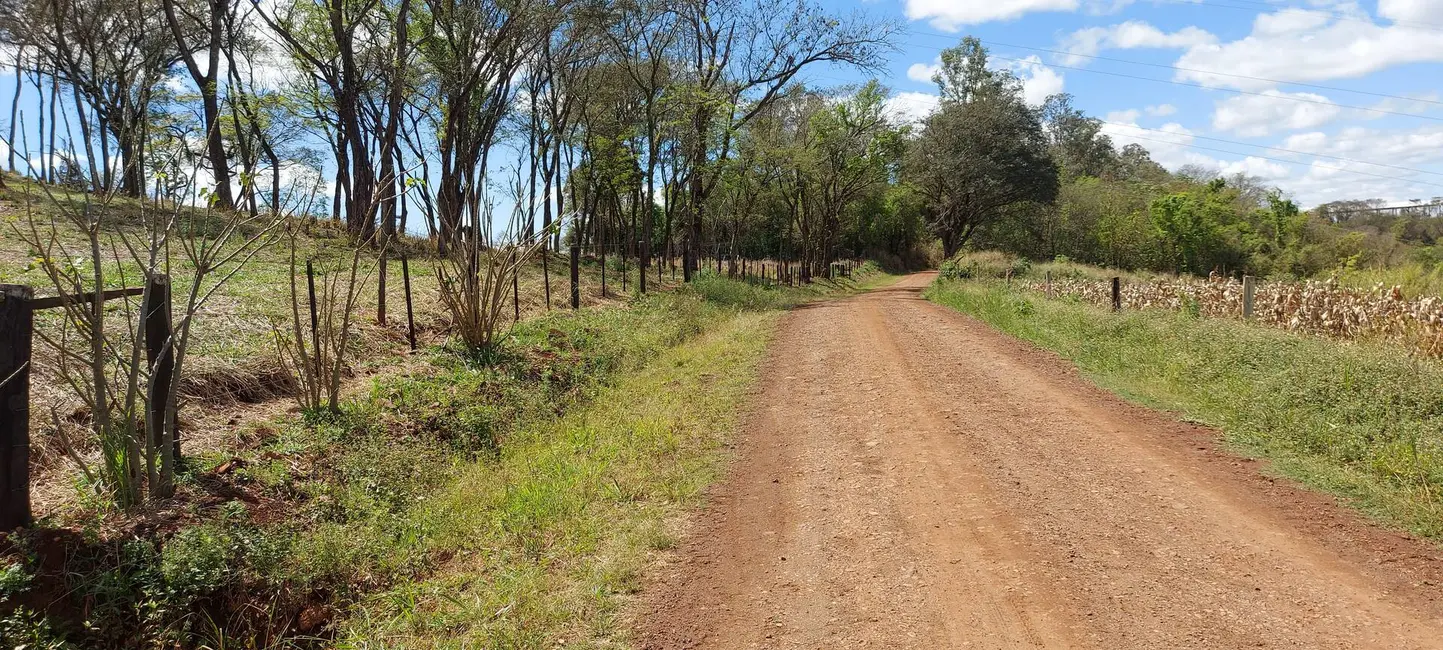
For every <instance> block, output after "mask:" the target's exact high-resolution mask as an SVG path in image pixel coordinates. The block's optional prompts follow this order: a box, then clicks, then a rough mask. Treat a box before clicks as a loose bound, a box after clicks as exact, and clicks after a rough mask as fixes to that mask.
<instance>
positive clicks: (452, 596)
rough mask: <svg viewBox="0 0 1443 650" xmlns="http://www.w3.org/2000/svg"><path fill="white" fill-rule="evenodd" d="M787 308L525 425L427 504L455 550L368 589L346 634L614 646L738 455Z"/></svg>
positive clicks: (435, 534)
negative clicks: (736, 445)
mask: <svg viewBox="0 0 1443 650" xmlns="http://www.w3.org/2000/svg"><path fill="white" fill-rule="evenodd" d="M776 316H777V313H776V312H763V313H757V312H747V313H740V314H736V315H733V316H729V317H727V318H725V319H724V320H723V321H721V322H719V323H716V324H715V325H714V326H713V327H711V328H709V329H708V331H707V332H706V333H704V334H702V335H701V336H700V337H698V338H696V339H694V340H692V341H690V342H687V343H685V344H683V345H680V346H678V347H674V348H672V349H670V350H668V351H666V352H664V353H662V354H661V355H660V356H658V357H657V358H656V359H654V360H653V361H652V362H651V363H650V364H648V365H647V366H646V367H645V368H643V369H641V370H640V371H638V372H635V373H631V374H628V375H625V376H622V377H620V378H619V380H618V381H616V382H615V383H613V384H610V385H608V386H606V387H604V388H602V389H601V390H600V391H599V392H598V393H597V394H596V395H595V396H594V399H592V400H591V401H590V402H589V404H588V405H587V406H585V407H583V408H580V409H577V410H575V411H573V412H570V413H567V414H565V415H563V416H561V417H557V418H554V419H550V420H547V421H543V422H538V423H537V424H536V425H534V426H531V427H527V428H525V429H524V430H522V431H518V432H517V434H516V435H514V436H513V437H512V438H510V440H509V441H508V442H507V444H505V445H503V446H502V448H501V451H500V453H499V455H498V457H497V458H495V459H494V460H492V461H489V462H484V463H479V464H475V465H471V466H469V467H466V468H464V469H462V470H461V471H460V472H459V474H458V475H457V477H456V479H455V480H454V481H453V482H451V483H450V484H449V485H448V486H447V487H445V488H443V489H441V490H439V492H438V494H437V495H436V497H435V498H434V499H432V500H431V501H430V503H429V504H428V505H426V506H425V507H423V508H419V509H417V510H415V511H413V513H412V516H413V517H414V518H415V519H416V520H417V521H418V522H424V523H418V526H420V527H423V528H428V529H430V530H431V539H433V540H434V544H435V546H436V547H438V548H444V549H446V551H445V554H446V556H447V557H448V560H447V561H446V562H445V563H444V564H442V565H441V566H440V567H439V568H438V570H437V572H436V573H435V575H433V576H429V577H426V578H424V579H420V580H414V581H404V582H402V583H401V584H398V585H396V586H393V587H392V588H390V589H387V590H385V591H383V592H381V593H379V594H375V595H373V596H371V597H368V598H367V599H366V600H365V601H364V602H363V603H362V604H361V605H360V606H359V607H358V609H357V612H356V614H355V616H353V617H352V618H351V619H350V621H348V622H347V623H346V624H345V625H344V626H343V627H342V629H341V632H340V635H339V638H338V640H337V645H338V646H339V647H343V648H379V647H386V648H440V647H447V648H453V647H454V648H459V647H472V648H500V647H532V648H539V647H551V646H556V645H566V646H568V647H599V646H610V645H613V644H615V643H619V642H623V641H624V639H625V631H624V630H623V629H621V627H620V626H618V625H617V618H616V617H617V613H618V610H619V607H620V606H621V605H622V603H623V602H624V600H625V596H626V594H629V593H631V592H634V591H635V589H636V588H637V585H638V583H637V581H638V577H639V573H640V571H641V570H642V568H643V567H644V565H645V563H646V561H647V556H648V553H649V552H651V551H653V550H656V549H661V548H667V547H669V546H670V545H672V544H673V543H674V541H675V540H674V537H673V535H672V533H671V532H670V531H671V528H672V526H671V524H673V523H674V522H673V521H672V520H673V519H674V518H675V517H677V516H678V515H679V514H680V513H681V512H682V510H683V509H684V508H685V507H687V506H690V505H695V504H696V502H697V498H698V496H699V494H700V493H701V491H702V489H703V488H705V487H706V486H707V485H709V484H710V483H711V482H713V481H714V480H715V479H716V477H717V476H718V473H719V471H720V468H721V466H722V464H723V462H724V459H725V447H724V444H725V441H726V439H727V438H728V437H729V432H730V430H731V428H732V426H733V425H734V423H735V421H736V418H737V417H738V416H737V412H738V411H737V406H738V404H739V403H740V402H741V400H742V399H743V397H744V396H745V393H746V391H747V389H748V387H749V386H750V385H751V384H752V382H753V380H754V378H755V372H756V367H757V364H758V362H759V361H760V359H761V357H762V354H763V351H764V349H765V345H766V342H767V341H768V340H769V338H770V332H771V330H772V327H773V325H774V323H775V321H776Z"/></svg>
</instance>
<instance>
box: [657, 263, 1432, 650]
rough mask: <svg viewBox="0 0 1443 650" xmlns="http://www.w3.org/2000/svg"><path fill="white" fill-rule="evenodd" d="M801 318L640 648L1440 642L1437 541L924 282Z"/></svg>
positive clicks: (685, 545) (768, 374)
mask: <svg viewBox="0 0 1443 650" xmlns="http://www.w3.org/2000/svg"><path fill="white" fill-rule="evenodd" d="M930 280H931V275H930V274H919V275H915V276H909V277H907V278H904V279H903V280H902V281H901V282H899V283H898V284H896V285H894V286H892V287H889V288H887V289H882V290H877V291H873V292H870V293H866V294H863V295H860V296H856V297H853V298H848V299H845V300H838V301H831V302H822V303H817V304H815V305H811V306H808V307H805V308H802V309H798V310H796V311H794V312H793V313H791V314H788V315H787V316H786V317H785V318H784V319H783V322H782V325H781V330H780V331H779V332H778V334H777V338H776V340H775V341H774V342H773V347H772V350H771V352H770V356H769V358H768V360H767V362H766V364H765V366H764V368H763V371H762V379H761V389H760V392H759V393H758V394H757V396H756V398H755V400H754V403H753V405H752V409H751V411H750V415H749V416H748V417H747V419H746V421H745V425H744V427H743V430H742V433H741V438H740V440H739V442H738V447H737V458H736V459H735V461H734V463H733V465H732V470H731V472H730V474H729V477H728V478H727V479H726V481H725V482H724V483H722V484H721V485H720V486H718V487H717V488H716V489H714V491H713V492H712V494H711V499H710V505H709V507H708V508H707V509H706V510H705V511H704V512H703V513H701V514H700V515H698V517H697V519H696V521H695V522H694V523H693V524H692V525H691V527H690V529H689V530H690V532H689V533H688V535H687V538H686V539H685V540H684V541H683V542H682V544H681V545H680V546H679V547H678V548H677V549H676V550H675V551H674V552H673V553H671V554H670V555H669V556H668V558H667V559H665V560H664V561H663V562H662V565H661V567H660V568H659V569H658V570H657V571H656V575H655V577H654V578H652V579H650V580H649V581H648V582H647V583H646V586H645V588H644V591H643V594H642V605H641V606H640V607H639V608H638V611H639V612H640V614H639V616H638V620H637V627H638V629H637V637H638V641H639V644H638V645H640V646H641V647H643V648H656V649H663V648H664V649H667V650H671V649H675V648H1443V553H1440V551H1439V549H1438V547H1436V546H1433V545H1431V544H1429V543H1427V542H1424V541H1420V540H1416V539H1412V538H1409V537H1407V536H1405V535H1400V534H1398V533H1395V532H1389V531H1386V530H1383V529H1381V528H1378V527H1376V526H1373V525H1370V524H1368V523H1366V522H1364V521H1362V520H1361V519H1360V518H1359V517H1358V516H1356V515H1355V514H1353V513H1351V512H1350V511H1348V510H1346V509H1345V508H1342V507H1340V506H1339V505H1337V504H1336V503H1335V502H1334V501H1333V500H1332V499H1330V498H1328V497H1325V496H1323V495H1319V494H1316V493H1312V492H1308V491H1305V490H1301V489H1299V488H1297V487H1295V486H1293V485H1291V484H1290V483H1288V482H1286V481H1283V480H1277V481H1274V480H1271V479H1269V478H1267V477H1266V476H1264V475H1263V474H1262V473H1261V471H1260V468H1259V467H1258V465H1257V464H1256V463H1253V462H1250V461H1247V460H1244V459H1240V458H1238V457H1236V456H1234V455H1231V454H1229V453H1227V452H1226V451H1224V450H1222V449H1220V448H1219V447H1218V446H1217V445H1216V444H1215V443H1214V440H1215V438H1216V434H1215V433H1214V432H1212V431H1210V430H1206V429H1202V428H1199V427H1194V426H1192V425H1187V424H1183V423H1179V422H1177V421H1176V420H1175V419H1174V418H1172V417H1170V416H1168V415H1166V414H1160V413H1156V412H1153V411H1150V410H1147V409H1144V408H1141V407H1137V406H1133V405H1130V404H1127V403H1126V402H1123V401H1122V400H1120V399H1118V398H1116V397H1114V396H1112V395H1110V394H1108V393H1106V392H1104V391H1102V390H1100V389H1098V388H1096V387H1094V386H1093V385H1091V384H1090V383H1088V382H1087V381H1086V380H1085V379H1083V378H1081V377H1080V376H1078V374H1077V372H1076V371H1075V370H1074V369H1073V367H1072V366H1071V365H1070V364H1068V363H1067V362H1065V361H1063V360H1060V359H1058V358H1057V357H1056V356H1054V355H1051V354H1050V353H1046V352H1043V351H1040V350H1037V349H1036V348H1033V347H1031V346H1029V345H1026V344H1024V343H1021V342H1018V341H1016V340H1015V339H1012V338H1010V337H1007V336H1005V335H1002V334H1000V333H998V332H996V331H995V330H992V329H991V328H990V327H988V326H987V325H985V324H982V323H979V322H977V321H975V320H972V319H970V318H967V317H965V316H962V315H960V314H957V313H955V312H952V311H951V310H948V309H945V308H943V307H939V306H937V305H933V304H931V303H928V302H927V301H925V300H923V299H922V298H921V296H920V295H919V292H920V289H921V288H922V287H924V286H926V284H927V282H929V281H930Z"/></svg>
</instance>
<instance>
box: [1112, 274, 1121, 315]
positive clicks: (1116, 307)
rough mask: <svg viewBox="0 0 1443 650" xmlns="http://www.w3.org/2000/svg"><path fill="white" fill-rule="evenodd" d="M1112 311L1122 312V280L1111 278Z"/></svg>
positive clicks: (1115, 277)
mask: <svg viewBox="0 0 1443 650" xmlns="http://www.w3.org/2000/svg"><path fill="white" fill-rule="evenodd" d="M1112 310H1113V311H1121V310H1122V278H1119V277H1117V276H1115V275H1114V276H1112Z"/></svg>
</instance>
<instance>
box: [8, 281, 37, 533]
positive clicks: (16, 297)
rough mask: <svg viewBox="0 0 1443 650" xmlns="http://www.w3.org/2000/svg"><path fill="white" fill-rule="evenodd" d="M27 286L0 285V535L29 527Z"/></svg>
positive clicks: (30, 328)
mask: <svg viewBox="0 0 1443 650" xmlns="http://www.w3.org/2000/svg"><path fill="white" fill-rule="evenodd" d="M34 297H35V294H34V293H33V292H32V291H31V290H30V287H27V286H24V285H18V284H5V285H0V342H3V343H4V345H0V531H9V530H15V529H16V528H19V527H21V526H25V525H27V524H29V523H30V345H31V339H32V337H33V335H34V334H33V332H34V328H35V310H34V309H33V307H32V305H31V304H30V301H31V300H32V299H33V298H34Z"/></svg>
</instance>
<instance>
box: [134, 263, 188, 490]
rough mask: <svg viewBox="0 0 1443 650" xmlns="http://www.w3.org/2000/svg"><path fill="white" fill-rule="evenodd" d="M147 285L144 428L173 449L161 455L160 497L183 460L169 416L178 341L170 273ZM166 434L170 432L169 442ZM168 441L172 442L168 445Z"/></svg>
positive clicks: (154, 445)
mask: <svg viewBox="0 0 1443 650" xmlns="http://www.w3.org/2000/svg"><path fill="white" fill-rule="evenodd" d="M146 284H148V285H149V286H147V287H146V291H145V301H144V304H142V305H141V308H140V311H141V313H142V314H143V315H144V318H145V325H144V327H145V363H146V365H147V366H149V367H150V385H149V386H148V387H147V389H146V396H145V397H146V404H145V429H146V433H147V434H149V436H150V445H151V449H155V450H157V451H158V452H160V453H162V454H164V453H165V449H166V447H167V446H169V448H170V454H169V456H168V457H165V456H162V458H161V461H160V463H161V477H162V478H161V484H160V485H158V486H156V488H157V491H158V492H159V493H160V495H161V496H170V495H171V493H173V492H174V489H175V485H174V483H173V482H171V481H170V480H169V477H173V476H174V472H175V465H176V464H177V462H178V461H179V460H180V432H179V431H176V427H175V419H174V418H172V417H170V414H171V406H172V405H173V404H174V403H175V400H174V396H173V395H171V390H172V388H173V386H172V385H171V381H172V380H173V379H174V374H175V341H174V340H172V339H173V334H172V332H171V328H170V276H168V275H165V274H164V273H157V274H155V275H152V276H150V279H149V280H147V282H146ZM166 434H169V437H170V440H169V441H167V440H166ZM167 442H169V443H170V444H169V445H167V444H166V443H167ZM167 465H169V467H167Z"/></svg>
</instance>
